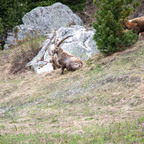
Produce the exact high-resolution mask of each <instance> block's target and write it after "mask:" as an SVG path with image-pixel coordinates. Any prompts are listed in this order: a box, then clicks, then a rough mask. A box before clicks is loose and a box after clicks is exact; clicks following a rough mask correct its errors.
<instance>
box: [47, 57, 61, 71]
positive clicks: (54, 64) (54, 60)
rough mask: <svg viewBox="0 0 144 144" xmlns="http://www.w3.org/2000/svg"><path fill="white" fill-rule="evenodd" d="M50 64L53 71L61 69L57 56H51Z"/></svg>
mask: <svg viewBox="0 0 144 144" xmlns="http://www.w3.org/2000/svg"><path fill="white" fill-rule="evenodd" d="M49 62H50V63H52V67H53V70H56V69H59V68H61V65H60V64H59V62H58V58H57V56H51V60H50V61H49Z"/></svg>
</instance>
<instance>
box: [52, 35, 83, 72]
mask: <svg viewBox="0 0 144 144" xmlns="http://www.w3.org/2000/svg"><path fill="white" fill-rule="evenodd" d="M69 37H71V36H67V37H65V38H64V39H62V40H61V41H60V42H59V43H58V44H57V38H56V39H55V48H54V50H53V55H54V54H56V55H57V58H58V63H59V64H60V65H61V69H62V72H61V74H64V69H65V68H66V69H67V70H68V71H75V70H77V69H79V68H81V67H82V66H83V62H82V61H81V60H80V59H79V58H76V57H75V56H73V55H71V54H69V53H67V52H65V51H64V50H63V49H62V48H60V45H61V44H62V42H63V41H64V40H65V39H67V38H69Z"/></svg>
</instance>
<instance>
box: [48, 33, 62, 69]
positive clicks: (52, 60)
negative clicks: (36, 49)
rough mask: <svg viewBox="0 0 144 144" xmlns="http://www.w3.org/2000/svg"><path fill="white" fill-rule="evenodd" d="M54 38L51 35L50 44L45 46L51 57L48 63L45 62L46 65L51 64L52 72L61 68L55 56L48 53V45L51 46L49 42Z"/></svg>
mask: <svg viewBox="0 0 144 144" xmlns="http://www.w3.org/2000/svg"><path fill="white" fill-rule="evenodd" d="M54 36H55V33H53V36H52V37H51V39H50V42H49V44H48V45H47V47H48V54H49V56H50V57H51V59H50V60H49V61H47V63H52V67H53V70H56V69H59V68H61V65H60V64H59V63H58V58H57V56H54V55H52V53H51V51H50V44H51V41H52V39H53V38H54Z"/></svg>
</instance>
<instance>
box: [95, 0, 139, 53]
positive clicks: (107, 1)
mask: <svg viewBox="0 0 144 144" xmlns="http://www.w3.org/2000/svg"><path fill="white" fill-rule="evenodd" d="M134 1H135V0H114V1H113V0H95V1H94V3H95V4H96V7H97V8H98V10H97V13H96V16H95V17H96V20H97V22H96V23H94V25H93V26H94V28H95V29H96V32H95V35H94V40H95V41H96V42H97V45H98V49H99V50H100V51H101V52H102V53H104V54H107V55H108V54H111V53H114V52H116V51H120V50H123V49H124V48H125V47H126V46H129V45H131V44H134V43H135V42H136V41H137V39H138V36H137V34H136V33H135V32H133V31H127V32H123V30H124V28H123V23H124V21H125V20H126V19H127V18H128V16H129V15H130V14H131V12H132V11H134V10H135V8H136V7H137V6H138V2H139V1H140V0H137V3H134Z"/></svg>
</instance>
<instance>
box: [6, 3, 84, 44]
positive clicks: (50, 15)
mask: <svg viewBox="0 0 144 144" xmlns="http://www.w3.org/2000/svg"><path fill="white" fill-rule="evenodd" d="M22 21H23V24H22V25H19V26H17V28H18V30H19V32H18V33H17V38H16V36H15V33H14V29H15V28H14V29H13V31H12V32H10V33H8V37H7V41H6V43H7V44H9V45H11V44H12V45H16V44H17V40H24V39H26V38H27V37H31V36H35V35H45V34H48V33H50V32H53V31H55V30H58V29H59V28H60V27H68V26H70V25H83V22H82V20H81V19H80V18H79V17H78V16H77V15H76V14H74V13H73V12H72V10H71V9H70V8H69V7H67V6H66V5H63V4H61V3H55V4H53V5H52V6H48V7H37V8H35V9H33V10H32V11H30V12H29V13H27V14H25V15H24V17H23V18H22Z"/></svg>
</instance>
